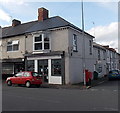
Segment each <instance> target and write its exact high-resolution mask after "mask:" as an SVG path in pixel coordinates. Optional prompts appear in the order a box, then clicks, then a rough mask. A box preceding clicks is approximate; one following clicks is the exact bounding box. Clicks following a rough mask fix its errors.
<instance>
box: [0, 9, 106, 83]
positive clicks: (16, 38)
mask: <svg viewBox="0 0 120 113" xmlns="http://www.w3.org/2000/svg"><path fill="white" fill-rule="evenodd" d="M93 38H94V37H93V36H91V35H90V34H88V33H86V32H83V31H82V30H81V29H80V28H78V27H76V26H74V25H73V24H71V23H70V22H68V21H66V20H64V19H63V18H61V17H59V16H55V17H49V11H48V10H47V9H45V8H39V9H38V19H37V20H36V21H32V22H27V23H21V21H19V20H16V19H14V20H13V21H12V26H9V27H4V28H2V41H0V44H1V45H0V48H1V52H2V70H3V71H2V73H3V75H6V74H7V75H8V74H15V73H17V72H19V71H21V70H29V71H35V72H38V73H40V74H41V75H43V76H44V81H45V82H47V83H49V84H73V83H79V82H82V81H83V65H84V63H85V66H86V69H88V70H89V71H91V72H93V71H94V70H95V58H94V54H95V53H94V52H95V51H94V47H93ZM105 50H106V49H105ZM105 65H106V63H105ZM104 73H106V72H104Z"/></svg>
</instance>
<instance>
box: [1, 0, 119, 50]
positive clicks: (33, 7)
mask: <svg viewBox="0 0 120 113" xmlns="http://www.w3.org/2000/svg"><path fill="white" fill-rule="evenodd" d="M38 1H41V0H34V1H32V0H29V2H28V0H0V26H2V27H5V26H10V25H11V21H12V19H18V20H21V22H22V23H24V22H29V21H34V20H37V16H38V14H37V10H38V8H40V7H45V8H47V9H48V10H49V16H50V17H53V16H61V17H62V18H64V19H66V20H67V21H69V22H71V23H72V24H74V25H76V26H77V27H79V28H82V27H81V25H82V24H81V2H80V0H66V1H68V2H64V1H65V0H58V2H54V0H46V2H42V1H41V2H38ZM44 1H45V0H44ZM48 1H52V2H48ZM84 1H85V2H84V20H85V31H86V32H88V33H90V34H91V35H93V36H95V37H96V38H95V41H96V42H97V43H99V44H102V45H110V47H113V48H118V2H117V0H100V1H101V2H91V1H95V0H84ZM113 1H114V2H113ZM116 50H117V49H116Z"/></svg>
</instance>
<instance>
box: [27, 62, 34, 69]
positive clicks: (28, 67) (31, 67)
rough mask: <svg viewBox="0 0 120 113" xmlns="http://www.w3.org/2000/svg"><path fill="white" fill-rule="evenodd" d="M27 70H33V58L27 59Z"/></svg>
mask: <svg viewBox="0 0 120 113" xmlns="http://www.w3.org/2000/svg"><path fill="white" fill-rule="evenodd" d="M27 70H28V71H34V60H28V62H27Z"/></svg>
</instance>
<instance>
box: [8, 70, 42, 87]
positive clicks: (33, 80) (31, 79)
mask: <svg viewBox="0 0 120 113" xmlns="http://www.w3.org/2000/svg"><path fill="white" fill-rule="evenodd" d="M6 83H7V85H8V86H12V84H24V85H25V86H26V87H30V86H31V85H32V84H34V85H36V86H37V87H39V86H40V85H41V84H42V77H41V76H40V75H39V74H38V73H36V72H30V71H24V72H19V73H17V74H16V75H15V76H13V77H8V78H7V79H6Z"/></svg>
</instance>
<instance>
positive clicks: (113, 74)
mask: <svg viewBox="0 0 120 113" xmlns="http://www.w3.org/2000/svg"><path fill="white" fill-rule="evenodd" d="M108 79H109V80H112V79H120V71H119V70H111V71H110V72H109V74H108Z"/></svg>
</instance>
